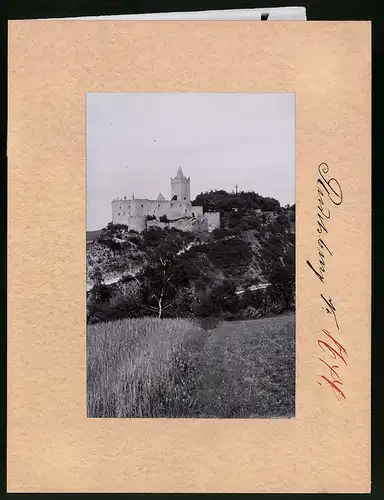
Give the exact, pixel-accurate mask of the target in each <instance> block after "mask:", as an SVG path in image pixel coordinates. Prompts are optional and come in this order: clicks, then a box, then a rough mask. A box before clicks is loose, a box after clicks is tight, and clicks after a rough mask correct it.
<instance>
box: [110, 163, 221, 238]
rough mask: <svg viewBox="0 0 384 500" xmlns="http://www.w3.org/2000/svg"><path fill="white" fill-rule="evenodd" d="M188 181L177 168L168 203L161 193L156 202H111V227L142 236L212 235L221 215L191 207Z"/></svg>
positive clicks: (145, 200)
mask: <svg viewBox="0 0 384 500" xmlns="http://www.w3.org/2000/svg"><path fill="white" fill-rule="evenodd" d="M190 180H191V179H190V177H185V175H184V174H183V171H182V170H181V168H180V167H179V169H178V171H177V174H176V177H173V178H172V177H171V199H170V200H167V199H165V197H164V196H163V195H162V194H161V193H160V194H159V196H158V197H157V200H149V199H136V198H135V197H134V195H132V198H131V199H127V198H126V197H124V198H123V199H121V198H115V199H114V200H113V201H112V223H113V224H124V225H126V226H128V229H130V230H131V229H132V230H134V231H138V232H142V231H145V230H146V229H148V228H149V227H160V228H165V227H175V228H177V229H181V230H182V231H194V230H203V231H209V232H211V231H213V230H214V229H215V228H218V227H220V213H219V212H206V213H204V211H203V207H199V206H193V205H192V203H191V190H190Z"/></svg>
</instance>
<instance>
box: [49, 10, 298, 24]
mask: <svg viewBox="0 0 384 500" xmlns="http://www.w3.org/2000/svg"><path fill="white" fill-rule="evenodd" d="M263 13H268V14H269V17H268V21H306V20H307V13H306V9H305V7H275V8H272V9H238V10H207V11H198V12H165V13H158V14H127V15H116V16H84V17H65V18H54V19H52V18H50V19H45V20H46V21H52V20H53V21H54V20H68V21H69V20H80V21H88V20H89V21H91V20H105V21H115V20H116V21H125V20H126V21H134V20H141V21H157V20H164V21H165V20H167V21H182V20H195V21H204V20H210V21H220V20H233V21H247V20H248V21H249V20H256V21H260V20H261V14H263Z"/></svg>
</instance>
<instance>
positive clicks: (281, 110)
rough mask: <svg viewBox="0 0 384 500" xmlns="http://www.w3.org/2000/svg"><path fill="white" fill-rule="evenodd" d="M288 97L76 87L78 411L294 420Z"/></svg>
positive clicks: (291, 115) (291, 114) (291, 98)
mask: <svg viewBox="0 0 384 500" xmlns="http://www.w3.org/2000/svg"><path fill="white" fill-rule="evenodd" d="M295 167H296V165H295V94H294V93H268V94H267V93H238V94H237V93H189V92H187V93H112V92H111V93H88V94H87V95H86V172H87V173H86V198H87V227H86V307H87V311H86V312H87V335H86V343H87V345H86V348H87V416H88V417H90V418H217V419H245V418H247V419H250V418H251V419H255V418H264V419H265V418H294V417H295V378H296V366H295V358H296V350H295V345H296V343H295V331H296V325H295V317H296V316H295V267H296V266H295V239H296V238H295V219H296V217H295V208H296V199H295Z"/></svg>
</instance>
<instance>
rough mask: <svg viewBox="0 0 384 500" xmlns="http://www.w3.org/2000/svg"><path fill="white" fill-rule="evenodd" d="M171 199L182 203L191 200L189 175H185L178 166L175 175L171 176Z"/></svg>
mask: <svg viewBox="0 0 384 500" xmlns="http://www.w3.org/2000/svg"><path fill="white" fill-rule="evenodd" d="M171 200H177V201H181V202H184V203H189V202H190V201H191V189H190V177H188V178H187V177H185V175H184V174H183V171H182V170H181V168H180V167H179V169H178V170H177V174H176V177H174V178H172V177H171Z"/></svg>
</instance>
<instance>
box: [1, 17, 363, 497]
mask: <svg viewBox="0 0 384 500" xmlns="http://www.w3.org/2000/svg"><path fill="white" fill-rule="evenodd" d="M9 31H10V35H9V87H10V88H9V143H8V155H9V247H8V250H9V254H8V255H9V261H8V276H9V294H8V301H9V302H8V304H9V305H8V307H9V309H8V313H9V326H8V357H9V366H8V384H9V392H8V491H9V492H52V491H53V492H368V491H369V490H370V294H371V278H370V269H371V266H370V227H371V212H370V210H371V207H370V183H371V176H370V44H371V42H370V23H367V22H307V23H305V22H304V23H303V22H269V23H259V22H243V21H242V22H233V21H229V22H209V21H208V22H190V21H189V22H188V21H187V22H178V21H171V22H164V21H161V22H156V21H149V22H141V21H136V22H135V21H134V22H126V21H121V22H119V21H111V22H110V21H57V22H56V21H17V22H11V23H10V30H9ZM93 91H95V92H96V91H97V92H103V91H104V92H162V91H166V92H295V93H296V134H297V135H296V140H297V193H296V195H297V389H296V390H297V395H296V418H295V419H292V420H284V419H279V420H260V419H259V420H214V419H208V420H174V419H172V420H162V419H160V420H158V419H154V420H150V419H148V420H146V419H144V420H143V419H136V420H129V419H127V420H124V419H87V417H86V408H85V402H86V386H85V381H86V371H85V359H86V357H85V326H86V314H85V309H86V308H85V188H86V186H85V93H86V92H93ZM321 162H326V163H327V164H328V165H329V169H330V170H329V175H331V176H332V177H335V178H336V179H337V181H338V182H339V183H340V185H341V187H342V190H343V196H344V201H343V203H342V204H341V205H340V206H338V207H336V206H331V205H330V203H329V200H328V201H327V204H328V207H329V208H330V209H331V213H332V214H331V218H330V219H329V220H328V221H327V227H328V234H326V235H325V236H326V241H327V245H328V246H329V248H330V250H331V251H332V256H328V255H326V273H325V277H326V278H325V283H321V282H320V280H319V279H317V277H316V276H315V274H314V273H313V272H312V271H311V270H310V269H309V267H308V266H307V264H306V260H310V261H311V262H313V263H314V265H315V264H317V265H318V257H319V255H318V249H317V245H318V244H317V240H318V238H319V234H318V233H317V228H318V225H317V221H318V217H317V214H318V208H317V207H318V205H319V201H318V193H317V187H318V186H317V184H316V181H317V179H318V177H319V173H318V169H317V167H318V165H319V164H320V163H321ZM320 293H323V294H326V296H327V297H328V296H330V297H332V300H333V304H334V306H335V307H336V309H337V318H338V321H339V325H340V330H339V331H336V330H335V327H334V323H333V322H332V317H331V315H330V314H327V313H326V312H325V311H324V310H323V309H322V305H323V304H322V299H321V298H320V295H319V294H320ZM323 328H328V329H330V330H331V331H332V332H333V333H335V335H336V336H337V340H338V341H339V342H340V343H341V344H342V345H343V347H344V348H345V349H346V351H347V353H348V366H345V364H343V362H341V361H340V359H337V360H332V358H331V357H330V356H328V358H324V359H327V360H328V362H329V363H331V364H337V365H338V373H339V375H340V378H341V380H342V382H343V386H342V389H343V391H344V393H345V395H346V399H345V400H344V399H342V400H341V401H338V400H337V399H336V397H335V394H334V393H333V392H332V390H331V388H330V386H329V385H327V383H323V384H322V385H321V386H320V385H319V381H320V382H321V381H323V382H324V379H321V375H322V374H324V375H327V371H326V366H325V365H324V364H322V363H321V362H320V361H319V357H321V356H323V357H324V356H325V355H326V354H325V353H324V351H322V350H321V349H320V347H319V345H318V343H317V340H318V338H323V337H324V334H322V329H323ZM328 375H329V371H328Z"/></svg>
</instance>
